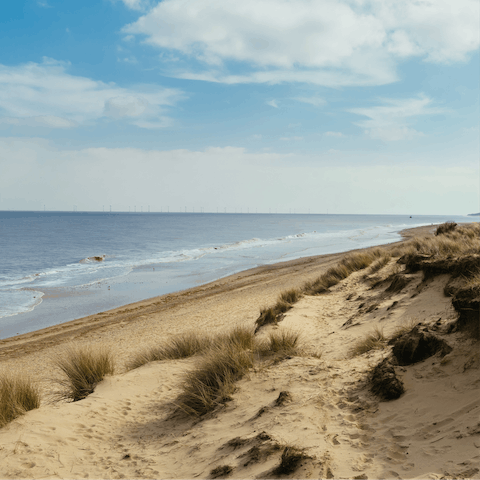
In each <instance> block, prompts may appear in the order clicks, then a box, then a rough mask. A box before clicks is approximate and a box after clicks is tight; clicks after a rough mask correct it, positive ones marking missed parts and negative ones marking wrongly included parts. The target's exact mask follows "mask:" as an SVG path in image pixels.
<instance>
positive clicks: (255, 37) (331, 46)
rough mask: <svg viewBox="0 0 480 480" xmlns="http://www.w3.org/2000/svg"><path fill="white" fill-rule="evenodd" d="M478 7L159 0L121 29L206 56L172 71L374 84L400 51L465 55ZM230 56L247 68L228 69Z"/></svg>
mask: <svg viewBox="0 0 480 480" xmlns="http://www.w3.org/2000/svg"><path fill="white" fill-rule="evenodd" d="M124 2H125V3H126V4H130V5H132V8H133V6H134V5H137V3H138V0H124ZM478 12H479V3H478V1H477V0H457V1H456V2H455V5H454V6H453V4H452V2H451V0H423V1H418V0H323V1H321V2H320V1H316V2H315V1H312V0H295V1H294V2H292V1H291V0H243V1H242V2H229V1H219V0H163V1H162V2H159V3H158V4H157V5H156V6H155V7H153V8H151V9H150V10H149V11H148V12H147V13H146V14H145V15H143V16H141V17H140V18H139V19H138V20H137V21H136V22H134V23H132V24H130V25H127V26H125V27H124V29H123V30H124V33H126V34H130V35H142V36H145V41H146V42H147V43H148V44H150V45H153V46H156V47H158V48H160V49H162V50H167V51H172V50H173V51H176V52H179V53H181V54H183V55H185V56H187V57H190V58H195V59H196V60H198V61H199V62H201V63H203V64H204V65H206V69H204V71H203V72H201V71H200V72H199V71H172V72H171V74H172V75H173V76H176V77H179V78H186V79H187V78H188V79H197V80H205V81H211V82H221V83H230V84H233V83H280V82H306V83H311V84H316V85H326V86H346V85H382V84H386V83H391V82H393V81H396V80H397V75H396V65H397V63H398V61H400V60H401V59H405V58H411V57H419V58H422V59H425V60H428V61H432V62H437V63H444V62H453V61H462V60H465V59H466V58H467V57H468V54H469V53H471V52H474V51H476V49H477V48H478V45H479V25H478ZM230 62H240V63H242V64H243V65H244V66H245V67H246V69H245V70H244V71H243V72H242V73H240V74H236V75H233V74H231V73H229V71H228V66H229V63H230Z"/></svg>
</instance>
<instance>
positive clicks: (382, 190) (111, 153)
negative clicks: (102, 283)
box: [0, 138, 478, 214]
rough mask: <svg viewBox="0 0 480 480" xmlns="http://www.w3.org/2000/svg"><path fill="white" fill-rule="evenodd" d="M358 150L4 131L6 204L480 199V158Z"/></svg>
mask: <svg viewBox="0 0 480 480" xmlns="http://www.w3.org/2000/svg"><path fill="white" fill-rule="evenodd" d="M336 155H338V154H336ZM368 155H369V156H370V155H371V153H368ZM357 158H358V155H356V156H355V158H354V161H353V162H350V163H349V164H345V163H343V164H342V162H337V161H336V162H334V163H332V161H331V155H328V154H325V155H315V156H310V157H309V156H306V155H300V154H298V155H293V154H279V153H265V152H248V151H246V150H245V149H244V148H238V147H223V148H219V147H209V148H206V149H204V150H187V149H176V150H144V149H139V148H86V149H78V150H74V149H58V148H55V146H54V145H53V144H51V143H50V142H48V141H45V140H41V139H25V138H21V139H19V138H0V168H1V169H2V173H3V172H5V174H4V175H1V176H0V209H8V208H17V209H37V210H38V209H43V205H44V204H45V205H46V207H47V209H50V210H53V209H57V208H58V209H65V208H68V207H67V206H70V205H71V206H73V205H77V206H78V210H101V209H102V205H107V204H108V205H110V204H111V205H112V208H113V210H117V211H120V210H123V211H128V207H129V206H133V205H137V206H139V205H143V206H146V205H151V208H152V211H160V209H161V208H162V207H163V208H165V207H166V206H169V207H170V211H183V210H184V208H185V206H186V207H187V208H188V209H189V210H190V211H191V208H192V207H195V208H196V209H197V208H199V207H200V206H201V207H203V208H204V209H205V211H212V212H215V211H216V209H217V207H219V208H221V209H223V208H227V211H230V212H232V211H234V209H235V208H237V209H239V208H244V211H245V210H246V208H250V211H255V210H253V209H255V208H258V211H259V212H262V211H263V212H268V210H269V208H272V209H278V211H279V212H281V211H283V212H285V211H286V212H288V211H289V209H292V210H293V209H296V211H297V212H308V210H309V209H311V212H312V213H314V212H315V213H324V212H326V211H327V209H328V210H329V212H330V213H363V214H366V213H389V214H395V213H399V214H422V213H423V214H435V213H437V214H449V213H451V214H457V213H460V214H461V213H469V212H470V211H471V210H472V208H473V207H472V206H473V205H477V204H478V166H467V165H464V166H461V165H450V166H445V165H439V166H432V165H428V164H425V163H422V159H421V158H420V157H419V158H416V159H410V163H408V164H405V163H403V164H402V163H401V162H398V161H393V160H394V159H392V158H385V159H384V161H382V162H381V163H379V162H377V163H376V164H375V165H372V164H370V165H367V164H363V165H362V164H360V163H357ZM5 159H8V161H7V160H5ZM132 159H135V162H132ZM25 172H28V175H25ZM26 191H28V192H29V195H28V196H25V192H26ZM439 191H441V192H442V194H441V195H439V194H438V192H439ZM278 192H281V195H279V194H278ZM339 192H340V193H339ZM379 199H381V202H380V203H379Z"/></svg>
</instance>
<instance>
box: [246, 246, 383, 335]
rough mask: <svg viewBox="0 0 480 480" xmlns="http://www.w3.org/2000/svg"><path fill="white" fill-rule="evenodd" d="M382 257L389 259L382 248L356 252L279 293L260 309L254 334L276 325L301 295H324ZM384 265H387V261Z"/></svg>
mask: <svg viewBox="0 0 480 480" xmlns="http://www.w3.org/2000/svg"><path fill="white" fill-rule="evenodd" d="M384 257H388V259H390V254H388V253H387V252H386V251H385V250H384V249H382V248H374V249H371V250H369V251H368V252H356V253H351V254H349V255H346V256H345V257H344V258H343V259H342V260H340V262H339V263H338V264H337V265H335V266H333V267H330V268H329V269H328V270H327V271H326V272H325V273H324V274H323V275H321V276H320V277H318V278H317V279H316V280H314V281H311V282H307V283H305V284H304V285H303V287H302V288H299V289H291V290H287V291H285V292H283V293H281V294H280V296H279V297H278V299H277V302H276V303H275V305H273V306H271V307H263V308H262V309H260V316H259V317H258V318H257V320H256V322H255V324H256V329H255V332H258V330H259V329H260V328H262V327H263V326H265V325H268V324H272V323H276V322H277V321H278V319H279V318H280V316H281V315H282V314H283V313H285V312H286V311H288V310H290V309H291V308H292V307H293V305H294V304H295V303H296V302H298V300H300V298H302V297H303V295H305V294H306V295H318V294H320V293H325V292H327V291H328V289H329V288H330V287H333V286H334V285H337V284H338V283H339V282H341V281H342V280H344V279H345V278H347V277H348V276H349V275H350V274H351V273H353V272H356V271H358V270H363V269H364V268H367V267H368V266H369V265H371V264H372V262H374V261H375V260H377V261H381V260H382V258H384ZM386 263H388V260H387V261H386Z"/></svg>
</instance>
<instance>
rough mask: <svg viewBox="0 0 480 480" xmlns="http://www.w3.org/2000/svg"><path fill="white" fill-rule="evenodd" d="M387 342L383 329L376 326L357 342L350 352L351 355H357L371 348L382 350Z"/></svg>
mask: <svg viewBox="0 0 480 480" xmlns="http://www.w3.org/2000/svg"><path fill="white" fill-rule="evenodd" d="M386 344H387V339H386V337H385V335H384V334H383V329H380V328H379V327H375V328H374V329H373V331H372V332H370V333H369V334H368V335H366V336H365V337H363V338H361V339H359V340H358V341H357V342H355V344H354V345H353V347H352V348H351V349H350V352H349V353H350V356H351V357H357V356H358V355H363V354H364V353H367V352H369V351H370V350H382V349H384V348H385V347H386Z"/></svg>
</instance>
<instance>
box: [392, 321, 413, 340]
mask: <svg viewBox="0 0 480 480" xmlns="http://www.w3.org/2000/svg"><path fill="white" fill-rule="evenodd" d="M419 323H420V321H419V320H418V319H417V318H410V319H409V320H405V321H403V322H402V323H400V324H398V325H397V326H396V327H395V330H394V331H393V333H392V334H391V335H390V337H389V340H396V339H397V338H400V337H401V336H402V335H405V334H406V333H408V332H411V331H412V330H413V328H414V327H416V326H417V325H418V324H419Z"/></svg>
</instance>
